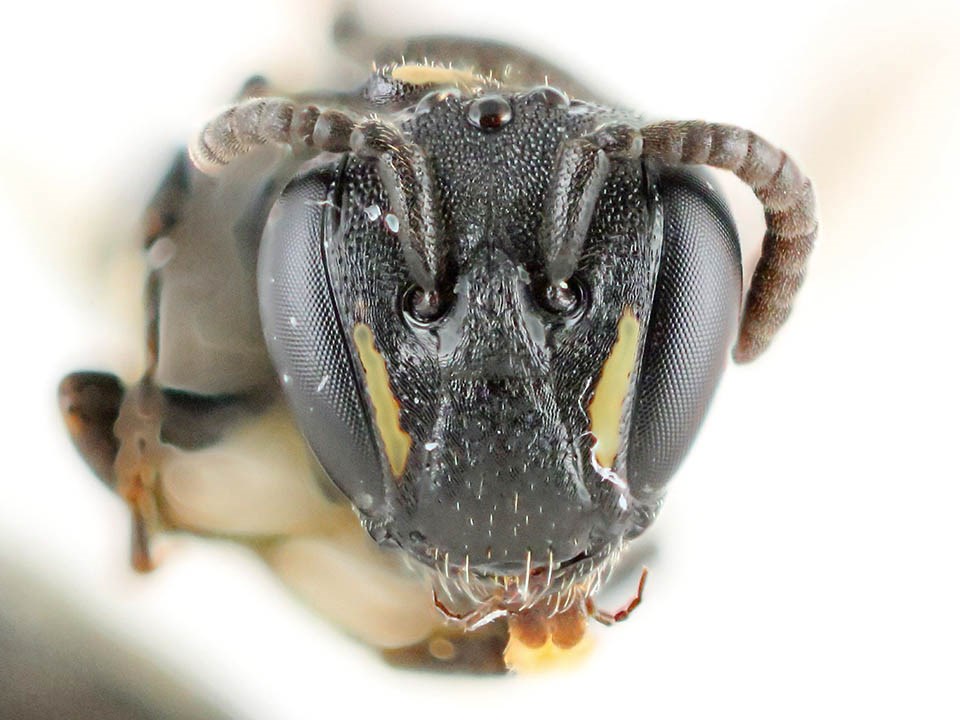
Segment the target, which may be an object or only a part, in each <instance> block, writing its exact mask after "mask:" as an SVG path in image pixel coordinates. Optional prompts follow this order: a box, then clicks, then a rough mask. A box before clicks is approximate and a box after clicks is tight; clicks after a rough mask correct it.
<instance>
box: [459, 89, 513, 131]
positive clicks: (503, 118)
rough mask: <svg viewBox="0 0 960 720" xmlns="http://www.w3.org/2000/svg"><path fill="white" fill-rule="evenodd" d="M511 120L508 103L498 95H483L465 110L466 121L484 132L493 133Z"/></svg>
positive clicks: (511, 113) (511, 114) (511, 115)
mask: <svg viewBox="0 0 960 720" xmlns="http://www.w3.org/2000/svg"><path fill="white" fill-rule="evenodd" d="M512 119H513V110H511V108H510V103H508V102H507V101H506V100H504V99H503V98H502V97H501V96H500V95H484V96H483V97H479V98H477V99H476V100H473V101H472V102H471V103H470V105H469V107H468V109H467V120H469V121H470V124H471V125H473V126H474V127H477V128H480V129H481V130H483V131H484V132H495V131H497V130H499V129H500V128H502V127H503V126H504V125H506V124H507V123H509V122H510V121H511V120H512Z"/></svg>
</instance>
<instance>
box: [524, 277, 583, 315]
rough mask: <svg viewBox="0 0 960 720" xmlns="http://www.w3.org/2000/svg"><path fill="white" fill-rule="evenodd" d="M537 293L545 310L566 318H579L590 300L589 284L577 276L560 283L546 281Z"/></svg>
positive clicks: (538, 300)
mask: <svg viewBox="0 0 960 720" xmlns="http://www.w3.org/2000/svg"><path fill="white" fill-rule="evenodd" d="M535 294H536V297H537V302H538V303H539V305H540V306H541V307H542V308H543V309H544V310H546V311H547V312H548V313H550V314H551V315H556V316H557V317H558V318H562V319H564V320H576V319H578V318H579V317H580V316H581V315H583V312H584V310H585V309H586V307H587V305H588V304H589V301H590V293H589V291H588V290H587V286H586V285H585V284H584V283H583V281H582V280H580V279H579V278H578V277H577V276H573V277H571V278H568V279H567V280H565V281H561V282H559V283H544V284H543V285H542V286H541V287H539V288H538V289H537V290H536V291H535Z"/></svg>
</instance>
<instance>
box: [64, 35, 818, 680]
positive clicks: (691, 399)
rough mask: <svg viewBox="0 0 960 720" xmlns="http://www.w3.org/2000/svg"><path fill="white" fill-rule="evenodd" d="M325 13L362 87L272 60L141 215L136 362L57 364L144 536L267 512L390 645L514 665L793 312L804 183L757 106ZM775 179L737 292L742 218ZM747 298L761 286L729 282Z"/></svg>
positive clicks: (76, 419) (548, 631)
mask: <svg viewBox="0 0 960 720" xmlns="http://www.w3.org/2000/svg"><path fill="white" fill-rule="evenodd" d="M336 34H337V36H338V37H339V39H340V40H341V41H342V44H343V45H344V46H347V47H352V48H353V49H354V51H355V54H358V55H360V56H362V57H364V58H365V59H366V60H368V61H369V60H372V61H373V69H372V71H371V74H370V76H369V78H368V80H367V81H366V82H365V83H363V84H362V85H361V86H360V87H359V88H355V89H352V90H349V91H339V90H338V91H320V92H308V93H300V94H289V93H283V92H280V91H278V90H277V89H276V88H274V87H272V86H270V84H269V83H268V82H267V81H266V80H264V79H262V78H254V79H253V80H251V81H249V82H248V83H247V84H246V85H245V87H244V89H243V90H242V92H241V94H240V97H239V98H238V99H237V101H236V103H235V104H233V105H231V106H230V107H228V108H227V109H226V110H224V111H223V112H221V113H220V114H219V115H217V116H216V117H214V118H213V119H212V120H211V121H210V122H209V123H208V124H207V125H206V126H205V127H204V128H203V129H202V131H201V132H200V133H198V135H197V137H195V138H194V139H193V141H192V142H191V143H190V145H189V149H188V150H187V151H184V152H183V153H181V154H180V155H179V157H178V158H177V159H176V161H175V162H174V164H173V167H172V168H171V170H170V171H169V173H168V175H167V176H166V178H165V179H164V180H163V182H162V183H161V185H160V188H159V190H158V192H157V193H156V196H155V198H154V200H153V201H152V203H151V205H150V207H149V208H148V210H147V214H146V223H145V224H146V228H145V232H144V240H145V242H144V253H145V257H146V261H147V266H148V268H149V272H148V276H147V280H146V306H147V328H146V345H147V355H148V366H147V368H146V371H145V373H144V374H143V376H142V378H140V379H139V380H138V381H136V382H134V383H130V384H125V383H123V382H121V381H120V380H119V379H118V378H116V377H115V376H113V375H110V374H105V373H99V372H79V373H74V374H72V375H69V376H68V377H67V378H65V379H64V381H63V382H62V384H61V387H60V402H61V408H62V410H63V412H64V416H65V418H66V421H67V425H68V429H69V431H70V434H71V436H72V438H73V441H74V443H75V444H76V446H77V447H78V448H79V450H80V452H81V453H82V455H83V456H84V457H85V459H86V460H87V462H88V464H89V465H90V466H91V467H92V469H93V470H94V472H95V473H96V474H97V475H98V476H99V477H100V478H101V479H102V480H104V481H105V482H107V483H108V484H109V485H110V486H111V487H113V488H114V489H115V490H116V491H117V493H118V494H119V495H120V496H121V497H122V498H123V499H124V500H125V501H126V503H127V504H128V505H129V507H130V509H131V511H132V518H133V522H132V526H133V530H132V553H131V555H132V563H133V566H134V567H135V568H136V569H137V570H141V571H146V570H149V569H150V568H151V567H152V566H153V559H152V557H151V553H150V537H151V536H152V535H154V534H156V533H158V532H162V531H173V530H179V531H188V532H194V533H199V534H206V535H213V536H218V537H228V538H231V539H234V540H236V541H238V542H242V543H246V544H248V545H249V546H250V547H252V548H254V549H255V550H256V551H257V552H258V553H260V554H261V555H262V556H263V558H264V559H265V560H266V561H267V562H268V563H270V565H271V566H272V567H273V568H274V569H275V570H276V572H277V573H278V575H279V576H280V577H281V578H283V579H284V580H285V581H287V582H288V584H290V585H291V586H292V587H293V588H294V589H295V590H297V591H298V592H300V593H301V594H302V595H304V596H305V597H306V598H307V599H308V600H309V601H311V602H312V603H313V604H314V605H316V606H317V607H318V608H319V609H320V610H321V611H322V612H323V613H324V614H325V615H327V616H329V617H331V618H332V619H333V620H335V621H336V622H337V623H338V624H340V625H341V626H342V627H343V628H345V630H346V631H347V632H348V633H350V634H351V635H353V636H355V637H357V638H359V639H360V640H362V641H363V642H366V643H368V644H370V645H372V646H374V647H376V648H379V649H381V650H382V651H383V653H384V655H385V657H387V659H388V660H390V661H391V662H394V663H396V664H400V665H406V666H414V667H421V668H434V669H451V670H463V671H470V672H502V671H503V670H504V669H506V668H509V667H516V666H519V665H522V663H523V658H525V657H527V655H526V653H529V652H530V651H531V650H537V649H538V650H539V652H540V653H541V654H543V653H559V654H562V653H565V652H570V651H571V650H572V649H574V648H577V647H579V646H581V645H582V640H583V638H584V635H585V633H586V631H587V625H588V621H589V620H590V619H593V620H596V621H598V622H600V623H602V624H608V625H609V624H613V623H616V622H619V621H621V620H623V619H625V618H626V617H628V616H629V615H630V613H631V612H632V611H633V609H634V608H636V606H637V605H639V603H640V601H641V597H642V592H643V588H644V584H645V581H646V577H647V571H646V569H645V568H644V569H643V570H642V571H641V572H640V574H639V581H638V586H637V591H636V594H635V597H634V598H633V599H632V600H631V602H630V603H628V604H627V605H626V606H625V607H624V608H622V609H620V610H616V611H606V610H603V609H601V608H599V607H597V605H596V604H595V601H594V597H595V595H596V593H597V591H598V590H599V589H600V588H601V587H602V586H603V585H604V583H605V582H606V580H607V579H608V578H609V576H610V574H611V572H612V571H613V569H614V568H615V567H616V565H617V562H618V559H619V558H620V556H621V553H622V551H623V550H624V548H625V547H626V546H627V545H628V544H629V543H630V542H631V541H632V540H634V539H635V538H637V537H638V536H639V535H641V534H642V533H643V532H644V531H645V530H646V529H647V528H648V527H649V526H650V525H651V523H652V522H653V521H654V519H655V518H656V516H657V514H658V511H659V510H660V507H661V505H662V502H663V499H664V495H665V492H666V488H667V485H668V482H669V480H670V478H671V476H672V475H673V474H674V472H675V470H676V469H677V466H678V465H679V463H680V462H681V460H682V459H683V457H684V455H685V454H686V453H687V451H688V449H689V448H690V446H691V444H692V442H693V439H694V437H695V436H696V434H697V431H698V429H699V427H700V425H701V421H702V419H703V417H704V414H705V412H706V409H707V406H708V404H709V402H710V399H711V397H712V395H713V393H714V390H715V388H716V386H717V383H718V381H719V379H720V376H721V374H722V371H723V368H724V366H725V362H726V357H727V355H728V354H729V352H730V349H731V346H733V356H734V358H735V359H736V360H737V361H739V362H747V361H750V360H752V359H753V358H755V357H756V356H757V355H759V354H760V353H761V352H762V351H763V350H764V349H765V348H766V347H767V345H768V344H769V342H770V341H771V339H772V337H773V335H774V334H775V332H776V331H777V330H778V328H779V327H780V326H781V324H782V323H783V322H784V321H785V319H786V317H787V315H788V313H789V311H790V307H791V303H792V301H793V298H794V296H795V294H796V293H797V291H798V289H799V287H800V284H801V281H802V279H803V274H804V268H805V265H806V261H807V257H808V255H809V254H810V252H811V249H812V247H813V243H814V239H815V237H816V234H817V220H816V210H815V200H814V193H813V190H812V186H811V182H810V180H809V179H808V178H807V177H805V176H804V174H803V173H802V172H801V171H800V170H799V168H798V167H797V165H796V164H795V163H794V161H793V160H791V159H790V158H789V157H788V156H787V155H786V154H785V153H784V152H783V151H782V150H780V149H778V148H777V147H775V146H774V145H772V144H771V143H769V142H767V141H766V140H764V139H763V138H761V137H759V136H757V135H756V134H755V133H753V132H751V131H749V130H745V129H742V128H739V127H735V126H730V125H721V124H715V123H708V122H701V121H679V122H678V121H659V122H647V121H645V120H644V119H643V118H642V117H639V116H637V115H636V114H634V113H632V112H630V111H629V110H627V109H624V108H621V107H618V106H616V105H615V104H613V103H610V102H608V101H606V100H604V99H602V98H600V97H599V96H597V95H596V94H595V93H593V92H592V91H591V90H590V89H589V88H587V87H585V86H583V85H581V84H580V83H579V82H578V81H577V80H575V79H574V78H572V77H571V76H569V75H568V74H566V73H565V72H563V71H562V70H561V69H559V68H556V67H553V66H552V65H550V64H549V63H546V62H545V61H543V60H542V59H540V58H537V57H534V56H532V55H530V54H529V53H527V52H525V51H523V50H521V49H518V48H515V47H510V46H506V45H503V44H498V43H494V42H487V41H476V40H470V39H462V38H443V37H441V38H419V39H411V40H406V41H402V42H400V41H384V40H380V41H374V40H372V39H370V38H365V37H364V36H362V35H361V34H360V33H359V31H358V29H357V28H356V27H355V26H353V25H352V24H351V23H349V22H341V23H339V24H338V27H337V33H336ZM704 167H713V168H719V169H723V170H727V171H730V172H732V173H734V174H735V175H736V176H737V177H738V178H739V179H740V180H741V181H743V182H744V183H746V184H747V185H748V186H749V187H750V188H751V189H752V190H753V192H754V194H755V195H756V197H757V199H758V200H759V201H760V203H761V204H762V206H763V209H764V212H765V217H766V226H767V232H766V237H765V239H764V244H763V251H762V256H761V258H760V262H759V265H758V267H757V269H756V272H755V273H754V275H753V278H752V281H751V283H750V288H749V293H747V295H746V300H745V302H742V296H743V288H742V263H741V256H740V245H739V239H738V235H737V228H736V224H735V222H734V220H733V218H732V217H731V214H730V212H729V210H728V208H727V207H726V205H725V204H724V201H723V200H722V198H721V197H720V196H719V194H718V193H717V191H716V190H715V189H714V188H713V186H712V185H711V184H710V182H709V179H708V178H707V176H706V175H705V173H704V170H703V168H704ZM741 308H743V309H742V310H741Z"/></svg>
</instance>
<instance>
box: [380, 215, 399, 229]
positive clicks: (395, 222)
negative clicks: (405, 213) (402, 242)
mask: <svg viewBox="0 0 960 720" xmlns="http://www.w3.org/2000/svg"><path fill="white" fill-rule="evenodd" d="M383 222H384V223H386V226H387V230H389V231H390V232H392V233H396V232H399V231H400V218H398V217H397V216H396V215H394V214H393V213H387V214H386V215H384V217H383Z"/></svg>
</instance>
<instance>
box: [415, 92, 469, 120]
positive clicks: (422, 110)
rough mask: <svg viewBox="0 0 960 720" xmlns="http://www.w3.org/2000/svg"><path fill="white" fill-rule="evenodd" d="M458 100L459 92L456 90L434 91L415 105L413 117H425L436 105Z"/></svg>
mask: <svg viewBox="0 0 960 720" xmlns="http://www.w3.org/2000/svg"><path fill="white" fill-rule="evenodd" d="M451 99H454V100H459V99H460V91H459V90H458V89H457V88H446V89H444V90H434V91H433V92H430V93H427V94H426V95H424V96H423V97H422V98H420V102H418V103H417V106H416V107H415V108H414V109H413V114H414V115H425V114H427V113H428V112H430V111H431V110H433V109H434V108H435V107H437V106H438V105H442V104H443V103H445V102H446V101H447V100H451Z"/></svg>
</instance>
